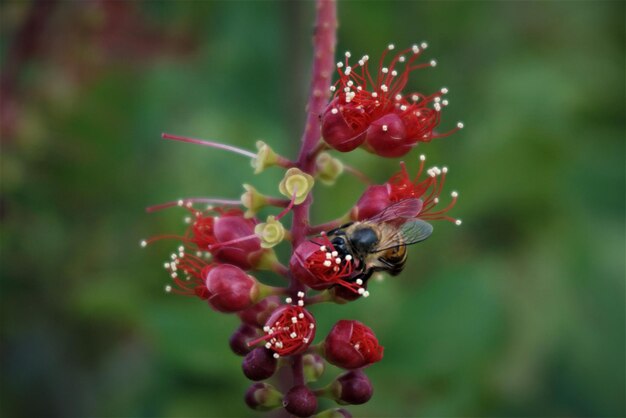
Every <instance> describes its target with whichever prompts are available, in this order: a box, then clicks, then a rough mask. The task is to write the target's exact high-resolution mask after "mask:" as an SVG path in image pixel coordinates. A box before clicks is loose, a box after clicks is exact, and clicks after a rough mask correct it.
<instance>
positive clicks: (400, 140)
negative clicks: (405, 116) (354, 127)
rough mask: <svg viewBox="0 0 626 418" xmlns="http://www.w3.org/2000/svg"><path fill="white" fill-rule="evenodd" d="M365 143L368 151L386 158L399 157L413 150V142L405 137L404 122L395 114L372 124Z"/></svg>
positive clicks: (387, 115) (368, 129) (390, 114)
mask: <svg viewBox="0 0 626 418" xmlns="http://www.w3.org/2000/svg"><path fill="white" fill-rule="evenodd" d="M365 143H366V145H367V146H366V149H367V150H368V151H370V152H372V153H374V154H376V155H380V156H381V157H388V158H395V157H401V156H403V155H405V154H406V153H408V152H409V151H411V149H412V148H413V142H411V141H410V140H408V139H407V137H406V129H405V127H404V122H402V119H400V117H399V116H398V115H396V114H395V113H389V114H386V115H385V116H383V117H381V118H380V119H378V120H375V121H374V122H372V124H371V125H370V127H369V128H367V137H366V139H365Z"/></svg>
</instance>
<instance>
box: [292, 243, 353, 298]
mask: <svg viewBox="0 0 626 418" xmlns="http://www.w3.org/2000/svg"><path fill="white" fill-rule="evenodd" d="M357 262H358V261H357V260H355V259H353V258H352V256H351V255H346V256H345V257H343V258H342V257H340V256H339V254H338V252H337V251H335V248H334V247H333V245H332V243H331V242H330V241H329V240H328V238H327V237H326V236H322V237H319V238H316V239H314V240H312V241H305V242H303V243H301V244H300V245H299V246H298V247H297V248H296V250H295V251H294V253H293V255H292V256H291V260H290V262H289V267H290V270H291V274H292V275H293V276H294V277H296V278H297V279H298V280H300V281H301V282H302V283H304V284H306V285H307V286H309V287H310V288H312V289H315V290H323V289H328V288H329V287H331V286H335V285H339V286H343V287H345V288H347V289H349V290H350V291H352V292H354V293H357V292H358V291H359V288H361V286H360V285H358V284H357V283H355V282H351V281H350V279H351V278H352V276H353V273H354V270H355V267H357V266H356V263H357Z"/></svg>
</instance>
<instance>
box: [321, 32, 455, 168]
mask: <svg viewBox="0 0 626 418" xmlns="http://www.w3.org/2000/svg"><path fill="white" fill-rule="evenodd" d="M426 47H427V45H426V44H425V43H422V44H421V45H420V46H417V45H413V46H412V47H411V48H408V49H405V50H403V51H400V52H399V53H398V54H397V55H396V56H395V57H393V58H392V60H391V62H390V63H389V65H388V66H385V64H384V62H385V57H386V55H387V52H388V51H391V50H393V49H394V46H393V45H389V47H388V48H387V49H386V50H385V51H384V52H383V54H382V57H381V59H380V63H379V65H378V69H377V71H376V73H375V74H372V73H371V72H370V71H369V67H368V61H369V57H368V56H367V55H365V56H363V57H362V58H361V59H360V60H359V61H358V63H357V64H355V65H354V66H350V64H349V58H350V53H349V52H346V59H345V64H344V63H342V62H339V63H338V64H337V72H338V73H339V80H338V81H337V82H336V83H335V85H333V86H332V87H331V90H332V91H334V92H335V93H334V96H333V99H332V101H331V102H330V104H329V105H328V107H327V108H326V110H325V111H324V113H323V114H322V136H323V137H324V140H325V141H326V143H328V145H330V146H331V147H333V148H334V149H336V150H338V151H341V152H347V151H352V150H353V149H355V148H357V147H359V146H361V145H364V146H365V149H367V150H368V151H370V152H373V153H375V154H378V155H380V156H382V157H400V156H402V155H404V154H406V153H407V152H409V151H410V150H411V149H412V148H413V147H414V146H415V145H416V144H417V143H418V142H428V141H430V140H432V139H433V138H441V137H444V136H448V135H450V134H452V133H454V132H456V131H457V130H459V129H461V128H462V127H463V124H461V123H459V124H457V128H455V129H453V130H451V131H449V132H446V133H444V134H440V135H435V134H434V133H433V131H434V129H435V128H436V127H437V126H438V125H439V120H440V116H441V115H440V113H441V109H442V108H443V107H444V106H446V105H447V104H448V101H447V100H442V99H441V96H442V95H444V94H446V93H447V92H448V90H447V89H445V88H443V89H441V90H440V91H438V92H437V93H435V94H432V95H430V96H426V95H423V94H421V93H410V94H403V93H402V90H403V89H404V87H405V86H406V84H407V82H408V80H409V74H410V73H411V72H412V71H414V70H417V69H420V68H426V67H434V66H435V65H436V62H435V61H434V60H433V61H430V62H429V63H422V64H416V63H415V61H416V60H417V59H418V58H419V57H420V55H421V53H422V51H423V50H424V49H425V48H426ZM407 55H408V58H407ZM399 66H402V69H401V70H398V67H399Z"/></svg>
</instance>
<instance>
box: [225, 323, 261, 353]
mask: <svg viewBox="0 0 626 418" xmlns="http://www.w3.org/2000/svg"><path fill="white" fill-rule="evenodd" d="M258 336H259V334H258V333H257V330H256V328H254V327H253V326H251V325H248V324H241V325H240V326H239V328H237V329H236V330H235V332H233V334H232V335H231V336H230V339H229V340H228V344H229V345H230V349H231V350H233V352H234V353H235V354H237V355H238V356H245V355H247V354H248V353H249V352H250V350H252V348H251V347H250V346H248V342H249V341H252V340H253V339H255V338H256V337H258Z"/></svg>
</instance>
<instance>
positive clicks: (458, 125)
mask: <svg viewBox="0 0 626 418" xmlns="http://www.w3.org/2000/svg"><path fill="white" fill-rule="evenodd" d="M464 126H465V125H464V124H463V122H459V123H457V124H456V127H457V128H459V129H463V127H464Z"/></svg>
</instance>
